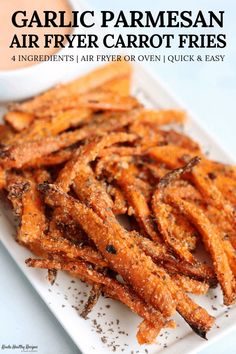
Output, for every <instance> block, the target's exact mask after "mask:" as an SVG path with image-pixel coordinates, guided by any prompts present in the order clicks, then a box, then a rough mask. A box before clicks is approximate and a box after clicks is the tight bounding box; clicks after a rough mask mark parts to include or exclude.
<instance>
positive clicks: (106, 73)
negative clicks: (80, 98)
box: [17, 61, 131, 113]
mask: <svg viewBox="0 0 236 354" xmlns="http://www.w3.org/2000/svg"><path fill="white" fill-rule="evenodd" d="M130 72H131V66H130V65H129V63H127V62H123V61H122V62H116V63H111V64H109V65H106V66H104V67H100V68H98V69H96V70H94V71H93V72H91V73H89V74H87V75H85V76H83V77H81V78H79V79H77V80H74V81H72V82H70V83H68V84H64V85H61V86H58V87H55V88H53V89H51V90H49V91H47V92H45V93H44V94H42V95H40V96H38V97H35V98H33V99H32V100H29V101H27V102H24V103H22V104H19V105H17V108H18V110H21V111H26V112H31V113H34V112H39V111H40V109H41V108H42V107H47V106H50V105H52V103H53V101H55V100H56V101H58V100H63V99H64V98H65V97H68V96H70V95H74V94H76V95H79V94H83V93H86V92H88V91H90V90H94V89H96V88H97V87H99V86H102V85H103V84H104V83H106V82H108V81H110V80H112V79H115V78H119V77H122V76H124V75H126V74H130Z"/></svg>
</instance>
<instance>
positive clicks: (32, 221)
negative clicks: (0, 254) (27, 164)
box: [17, 181, 47, 246]
mask: <svg viewBox="0 0 236 354" xmlns="http://www.w3.org/2000/svg"><path fill="white" fill-rule="evenodd" d="M27 182H28V188H27V189H25V190H24V192H23V194H22V215H21V225H20V228H19V230H18V234H17V240H18V242H20V243H21V244H27V245H28V246H30V244H32V243H34V242H35V241H36V242H38V241H40V239H41V236H42V234H43V233H44V231H45V230H46V227H47V221H46V217H45V215H44V206H43V203H42V201H41V198H40V195H39V192H38V190H37V188H36V185H35V183H34V182H33V181H27Z"/></svg>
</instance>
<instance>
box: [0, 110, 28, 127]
mask: <svg viewBox="0 0 236 354" xmlns="http://www.w3.org/2000/svg"><path fill="white" fill-rule="evenodd" d="M34 118H35V117H34V114H31V113H27V112H17V111H10V112H8V113H6V114H5V116H4V120H5V122H7V123H8V124H9V125H10V126H11V127H12V128H13V129H14V130H15V131H17V132H21V131H22V130H24V129H25V128H27V127H28V126H29V125H30V124H31V123H32V121H33V120H34Z"/></svg>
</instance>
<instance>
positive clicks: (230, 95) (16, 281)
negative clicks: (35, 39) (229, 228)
mask: <svg viewBox="0 0 236 354" xmlns="http://www.w3.org/2000/svg"><path fill="white" fill-rule="evenodd" d="M87 3H88V4H89V5H90V6H91V7H94V8H95V7H96V8H100V9H109V10H110V9H114V10H115V9H117V10H120V9H122V10H125V9H127V10H135V9H136V10H151V9H153V10H154V9H155V10H157V3H158V4H159V8H160V9H163V10H167V9H169V10H171V9H174V10H178V9H181V8H182V9H183V10H184V9H191V10H194V9H208V10H214V9H221V10H225V11H226V20H225V28H224V31H225V32H227V36H228V45H227V48H226V49H225V50H224V51H220V52H219V53H216V51H215V52H214V53H215V54H225V55H226V61H225V62H224V63H216V64H212V63H211V64H209V63H200V64H199V63H198V64H196V63H194V64H192V63H182V64H165V65H164V64H156V63H152V64H146V65H148V66H150V68H151V70H153V71H154V72H155V73H156V74H158V75H159V76H160V78H161V79H162V80H163V81H164V82H165V83H166V84H167V86H168V87H169V88H170V89H171V90H172V91H173V93H177V94H178V96H179V97H180V99H181V100H182V101H183V102H184V104H185V105H186V107H189V108H191V110H192V111H193V112H195V113H196V115H197V116H198V117H199V119H200V120H201V121H202V124H203V125H204V126H205V127H206V128H207V129H208V131H210V132H211V133H212V135H213V136H215V137H216V139H217V140H218V141H219V142H220V144H221V145H222V146H224V147H225V149H226V150H228V151H229V152H230V153H231V155H235V154H236V138H235V132H236V117H235V101H236V22H235V18H234V15H235V10H236V6H235V1H234V0H232V1H230V0H226V1H224V2H222V1H219V0H218V1H216V0H214V1H213V0H204V1H203V0H198V1H191V4H190V2H189V1H188V0H182V1H181V5H177V4H176V1H175V0H159V1H158V2H157V1H156V0H145V1H141V0H139V1H134V0H131V1H127V0H119V1H117V2H115V1H113V2H112V1H109V0H89V1H87ZM222 32H223V30H222ZM141 53H142V52H141ZM203 53H204V50H201V51H200V53H199V54H203ZM177 54H179V52H177ZM0 284H1V291H0V304H1V319H0V352H1V353H19V352H20V351H18V350H14V351H12V350H2V349H1V346H2V345H3V344H5V345H7V344H10V345H13V344H16V345H19V344H22V345H25V344H30V345H37V346H38V353H40V354H75V353H80V352H79V350H78V349H77V348H76V346H75V345H74V344H73V342H72V341H71V339H70V338H69V337H68V335H67V334H66V333H65V331H64V330H63V329H62V327H61V325H60V324H59V323H58V322H57V320H56V319H55V318H54V316H53V315H52V314H51V313H50V311H49V310H48V308H47V307H46V305H45V304H44V303H43V302H42V300H41V299H40V297H39V296H38V295H37V293H36V292H35V291H34V290H33V288H32V287H31V285H30V284H29V283H28V281H27V280H26V279H25V278H24V276H23V275H22V273H21V272H20V270H19V269H18V268H17V266H16V265H15V263H14V261H13V260H12V259H11V258H10V256H9V255H8V253H7V252H6V250H5V249H4V248H3V247H2V246H1V245H0ZM200 353H201V354H222V353H227V354H235V353H236V332H234V333H231V334H228V335H227V336H225V337H224V338H223V339H221V340H220V341H218V342H216V343H215V344H213V345H210V346H209V347H208V348H207V349H205V350H203V351H201V352H200ZM177 354H179V353H177Z"/></svg>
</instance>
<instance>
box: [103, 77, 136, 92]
mask: <svg viewBox="0 0 236 354" xmlns="http://www.w3.org/2000/svg"><path fill="white" fill-rule="evenodd" d="M130 86H131V75H130V74H129V75H124V76H122V77H120V78H118V79H113V80H110V81H108V82H106V83H105V84H103V85H102V86H101V89H102V90H104V91H110V92H114V93H117V94H118V95H120V96H128V95H129V94H130Z"/></svg>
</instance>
